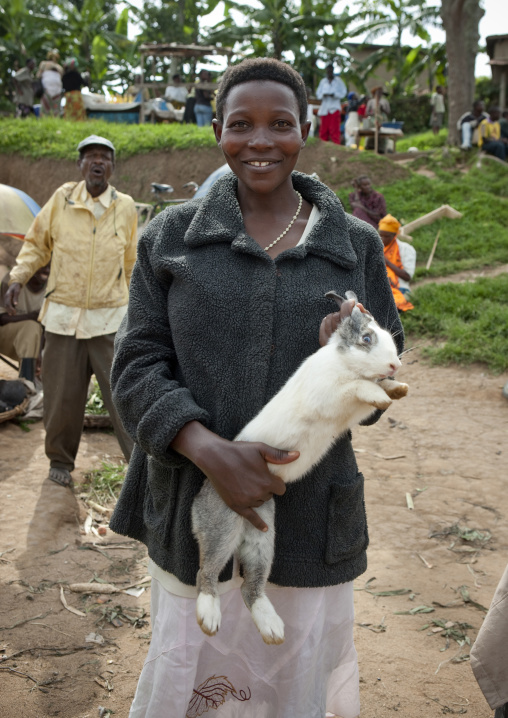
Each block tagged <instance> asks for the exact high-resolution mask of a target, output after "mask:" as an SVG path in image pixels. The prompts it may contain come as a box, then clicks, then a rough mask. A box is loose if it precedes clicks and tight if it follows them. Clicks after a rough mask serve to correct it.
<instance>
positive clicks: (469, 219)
mask: <svg viewBox="0 0 508 718" xmlns="http://www.w3.org/2000/svg"><path fill="white" fill-rule="evenodd" d="M446 163H447V158H445V159H444V160H443V161H442V162H440V161H439V160H438V159H436V160H434V164H433V165H432V169H433V171H434V172H435V173H436V175H437V176H436V178H435V179H430V178H429V177H424V176H422V175H418V174H416V173H413V174H412V175H411V176H410V177H409V178H408V179H407V180H403V181H401V182H395V183H393V184H387V185H384V186H380V187H376V189H378V190H379V191H380V192H382V193H383V194H384V196H385V199H386V205H387V210H388V212H389V213H390V214H393V215H394V216H395V217H397V219H399V220H400V221H402V223H403V224H405V223H407V222H411V221H412V220H414V219H416V218H417V217H420V216H421V215H424V214H427V213H428V212H431V211H432V210H434V209H436V208H437V207H440V206H441V205H443V204H449V205H451V206H452V207H453V208H454V209H457V210H458V211H459V212H462V214H463V217H462V219H455V220H451V219H441V220H439V221H437V222H434V223H433V224H430V225H427V226H425V227H420V228H419V229H417V230H415V231H413V232H412V237H413V245H414V247H415V249H416V251H417V270H416V275H415V278H421V277H423V276H434V277H437V276H446V275H448V274H452V273H454V272H458V271H462V270H467V269H479V268H481V267H484V266H491V265H496V264H504V263H507V262H508V167H506V168H505V167H503V166H501V165H497V164H495V163H493V162H492V163H486V162H485V163H484V164H483V165H482V167H481V168H477V167H476V165H475V164H474V163H473V167H472V168H471V169H470V171H469V172H467V173H464V172H461V171H460V170H456V169H452V170H450V169H446ZM338 194H339V196H340V198H341V199H342V201H343V202H344V205H345V207H346V208H349V203H348V201H347V194H348V192H347V190H340V191H339V193H338ZM438 230H441V231H440V237H439V242H438V245H437V249H436V252H435V254H434V259H433V262H432V265H431V268H430V270H428V271H427V270H426V269H425V265H426V263H427V259H428V257H429V254H430V252H431V249H432V245H433V243H434V240H435V238H436V235H437V232H438Z"/></svg>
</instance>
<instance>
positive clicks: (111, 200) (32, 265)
mask: <svg viewBox="0 0 508 718" xmlns="http://www.w3.org/2000/svg"><path fill="white" fill-rule="evenodd" d="M78 152H79V160H78V167H79V169H80V170H81V174H82V176H83V180H82V181H81V182H66V183H65V184H64V185H62V186H61V187H59V188H58V189H57V190H56V192H55V193H54V194H53V196H52V197H51V199H50V200H49V201H48V202H47V203H46V204H45V205H44V207H43V208H42V209H41V211H40V212H39V214H38V215H37V217H36V218H35V220H34V222H33V224H32V226H31V227H30V229H29V230H28V232H27V233H26V235H25V241H24V243H23V248H22V249H21V251H20V253H19V254H18V257H17V260H16V266H15V267H14V269H12V271H11V276H10V281H9V289H8V290H7V293H6V295H5V307H6V309H7V311H8V312H10V313H11V314H13V313H15V311H16V306H17V304H18V300H19V296H20V292H21V289H22V287H23V286H24V285H25V284H26V283H27V282H28V281H29V279H30V277H32V276H33V275H34V274H35V272H37V270H38V269H39V268H40V267H43V266H45V265H46V264H47V263H48V262H49V261H50V259H51V272H50V275H49V279H48V287H47V292H46V298H45V301H44V304H43V306H42V309H41V322H42V324H43V325H44V327H45V337H46V345H45V350H44V357H43V362H42V375H43V388H44V426H45V428H46V455H47V457H48V459H49V461H50V470H49V476H48V478H49V479H51V481H54V482H56V483H57V484H60V485H61V486H71V484H72V477H71V471H73V469H74V461H75V458H76V454H77V452H78V447H79V442H80V439H81V433H82V429H83V417H84V413H85V405H86V400H87V391H88V385H89V382H90V377H91V375H92V373H93V374H95V376H96V377H97V381H98V382H99V386H100V388H101V391H102V396H103V399H104V404H105V405H106V408H107V409H108V412H109V414H110V416H111V420H112V422H113V426H114V429H115V433H116V436H117V438H118V441H119V443H120V446H121V448H122V451H123V453H124V456H125V458H126V459H127V460H129V458H130V454H131V450H132V439H131V438H130V437H129V436H128V434H127V433H126V432H125V430H124V428H123V426H122V423H121V421H120V419H119V417H118V414H117V412H116V410H115V407H114V405H113V402H112V399H111V389H110V383H109V375H110V371H111V364H112V361H113V344H114V339H115V333H116V331H117V329H118V327H119V326H120V322H121V321H122V319H123V317H124V315H125V313H126V311H127V300H128V295H129V283H130V278H131V274H132V269H133V267H134V262H135V260H136V245H137V215H136V208H135V205H134V201H133V199H132V197H129V195H126V194H122V193H121V192H118V191H117V190H116V189H115V188H114V187H112V186H111V185H110V184H109V179H110V177H111V175H112V173H113V169H114V166H115V148H114V146H113V144H112V143H111V142H110V141H109V140H107V139H106V138H104V137H98V136H97V135H90V136H89V137H87V138H86V139H85V140H83V141H82V142H80V144H79V145H78Z"/></svg>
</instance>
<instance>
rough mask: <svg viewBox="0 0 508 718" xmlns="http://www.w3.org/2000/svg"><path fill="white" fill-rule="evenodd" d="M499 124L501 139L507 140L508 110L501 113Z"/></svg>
mask: <svg viewBox="0 0 508 718" xmlns="http://www.w3.org/2000/svg"><path fill="white" fill-rule="evenodd" d="M499 124H500V126H501V139H502V140H508V110H505V111H504V112H503V115H502V117H501V119H500V120H499Z"/></svg>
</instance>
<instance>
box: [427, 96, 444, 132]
mask: <svg viewBox="0 0 508 718" xmlns="http://www.w3.org/2000/svg"><path fill="white" fill-rule="evenodd" d="M444 93H445V91H444V87H443V86H442V85H436V91H435V92H433V93H432V97H431V98H430V106H431V107H432V114H431V116H430V126H431V127H432V132H433V133H434V134H435V135H437V134H438V133H439V130H440V129H441V127H442V126H443V120H444V114H445V102H444Z"/></svg>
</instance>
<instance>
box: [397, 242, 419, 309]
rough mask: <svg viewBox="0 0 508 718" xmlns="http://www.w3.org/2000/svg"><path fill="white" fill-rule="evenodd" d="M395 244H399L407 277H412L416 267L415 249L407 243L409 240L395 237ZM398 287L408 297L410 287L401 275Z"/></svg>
mask: <svg viewBox="0 0 508 718" xmlns="http://www.w3.org/2000/svg"><path fill="white" fill-rule="evenodd" d="M397 244H398V245H399V253H400V259H401V262H402V266H403V267H404V269H405V270H406V272H407V273H408V274H409V278H410V279H413V275H414V273H415V269H416V249H415V248H414V247H413V245H412V244H409V242H403V241H402V240H401V239H397ZM399 289H400V291H401V292H402V294H403V295H404V296H405V297H408V296H409V294H410V293H411V289H410V287H409V280H405V279H403V278H402V277H399Z"/></svg>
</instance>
